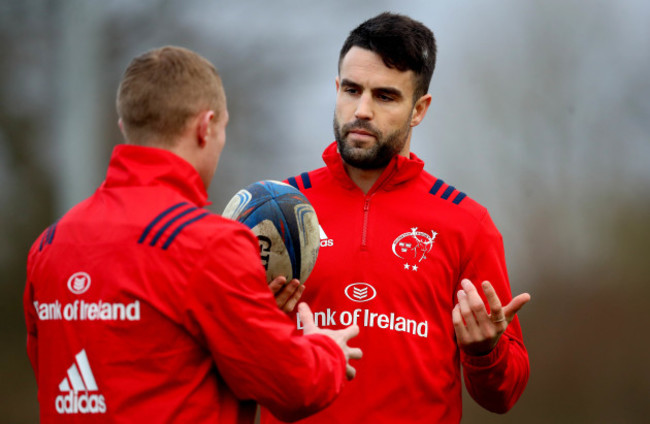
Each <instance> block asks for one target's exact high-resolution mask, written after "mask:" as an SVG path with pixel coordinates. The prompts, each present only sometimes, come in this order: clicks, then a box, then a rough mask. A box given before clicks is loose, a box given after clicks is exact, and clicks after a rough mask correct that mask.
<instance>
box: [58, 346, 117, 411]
mask: <svg viewBox="0 0 650 424" xmlns="http://www.w3.org/2000/svg"><path fill="white" fill-rule="evenodd" d="M59 390H60V391H62V392H67V394H61V395H59V396H57V397H56V399H55V401H54V405H55V407H56V412H58V413H59V414H103V413H105V412H106V401H105V400H104V396H103V395H101V394H90V393H89V392H97V391H98V390H99V389H98V387H97V382H95V376H94V375H93V371H92V370H91V369H90V363H89V362H88V356H86V350H85V349H82V350H81V352H79V353H77V354H76V355H75V361H74V363H73V364H72V366H71V367H70V368H68V374H67V376H66V377H64V378H63V380H61V383H59Z"/></svg>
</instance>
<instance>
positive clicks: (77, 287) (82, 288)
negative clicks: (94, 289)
mask: <svg viewBox="0 0 650 424" xmlns="http://www.w3.org/2000/svg"><path fill="white" fill-rule="evenodd" d="M88 288H90V275H88V274H87V273H85V272H75V273H74V274H72V275H71V276H70V278H68V289H69V290H70V291H71V292H72V293H74V294H81V293H85V292H86V291H87V290H88Z"/></svg>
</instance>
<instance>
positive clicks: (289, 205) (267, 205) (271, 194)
mask: <svg viewBox="0 0 650 424" xmlns="http://www.w3.org/2000/svg"><path fill="white" fill-rule="evenodd" d="M222 215H223V216H224V217H226V218H230V219H234V220H236V221H239V222H242V223H243V224H245V225H246V226H248V227H249V228H250V229H251V230H252V231H253V233H254V234H255V235H256V236H257V240H258V241H259V244H260V258H261V259H262V265H264V268H265V269H266V279H267V282H271V281H272V280H273V279H275V278H276V277H278V276H280V275H283V276H285V277H287V280H291V279H293V278H297V279H298V280H300V282H301V283H303V282H304V281H305V280H307V277H309V274H310V273H311V270H312V269H313V268H314V264H315V263H316V258H317V257H318V248H319V247H320V227H319V225H318V218H317V217H316V212H315V211H314V208H313V207H312V205H311V203H309V200H307V198H306V197H305V196H304V195H303V194H302V193H301V192H300V191H298V190H297V189H296V188H294V187H292V186H290V185H289V184H285V183H281V182H279V181H273V180H264V181H258V182H256V183H253V184H251V185H249V186H247V187H246V188H244V189H242V190H239V191H238V192H237V194H235V195H234V196H233V197H232V199H230V201H229V202H228V204H227V205H226V208H225V209H224V211H223V214H222Z"/></svg>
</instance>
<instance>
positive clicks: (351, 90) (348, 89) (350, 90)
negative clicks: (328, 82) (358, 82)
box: [343, 87, 359, 94]
mask: <svg viewBox="0 0 650 424" xmlns="http://www.w3.org/2000/svg"><path fill="white" fill-rule="evenodd" d="M343 91H344V92H345V93H348V94H357V93H358V92H359V90H357V89H356V88H354V87H345V88H344V89H343Z"/></svg>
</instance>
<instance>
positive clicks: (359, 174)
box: [344, 162, 385, 194]
mask: <svg viewBox="0 0 650 424" xmlns="http://www.w3.org/2000/svg"><path fill="white" fill-rule="evenodd" d="M344 165H345V170H346V171H347V173H348V175H349V176H350V179H351V180H352V181H353V182H354V183H355V184H356V185H357V187H359V188H360V189H361V191H363V193H364V194H368V192H369V191H370V189H371V188H372V186H373V185H374V184H375V183H376V182H377V179H378V178H379V176H380V175H381V173H382V172H384V169H385V168H380V169H359V168H355V167H353V166H351V165H348V164H347V163H345V162H344Z"/></svg>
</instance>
